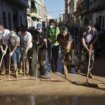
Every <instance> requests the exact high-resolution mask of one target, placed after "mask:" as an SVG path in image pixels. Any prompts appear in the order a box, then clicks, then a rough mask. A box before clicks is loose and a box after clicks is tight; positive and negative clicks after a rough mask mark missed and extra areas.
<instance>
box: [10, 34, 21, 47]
mask: <svg viewBox="0 0 105 105" xmlns="http://www.w3.org/2000/svg"><path fill="white" fill-rule="evenodd" d="M17 42H18V43H19V45H18V46H20V38H19V36H17V35H15V36H14V37H10V43H11V45H12V47H14V46H15V44H16V43H17Z"/></svg>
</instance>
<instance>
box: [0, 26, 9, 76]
mask: <svg viewBox="0 0 105 105" xmlns="http://www.w3.org/2000/svg"><path fill="white" fill-rule="evenodd" d="M9 38H10V31H9V30H8V29H5V28H4V26H3V25H0V41H1V46H0V49H1V56H4V58H3V69H2V71H1V74H2V75H4V74H6V68H7V65H8V61H7V59H8V44H9Z"/></svg>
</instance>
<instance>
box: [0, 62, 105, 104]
mask: <svg viewBox="0 0 105 105" xmlns="http://www.w3.org/2000/svg"><path fill="white" fill-rule="evenodd" d="M99 62H101V61H99ZM99 62H96V64H95V68H97V69H96V71H95V72H94V74H96V75H95V78H94V79H89V85H88V86H87V85H86V75H84V74H69V75H68V78H67V79H65V78H64V75H61V74H58V73H57V74H55V73H52V75H51V76H52V79H51V80H46V79H37V80H31V79H30V80H25V79H18V80H16V79H14V78H13V77H12V76H11V78H12V79H13V80H12V81H10V80H8V75H6V76H0V78H1V80H0V84H1V85H0V105H105V75H104V73H105V72H104V63H103V62H101V66H100V65H98V64H99ZM20 77H21V76H20ZM90 84H92V85H91V86H90ZM94 84H95V85H94ZM93 85H94V86H93ZM96 85H97V86H96Z"/></svg>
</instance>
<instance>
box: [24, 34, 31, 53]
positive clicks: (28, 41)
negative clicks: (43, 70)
mask: <svg viewBox="0 0 105 105" xmlns="http://www.w3.org/2000/svg"><path fill="white" fill-rule="evenodd" d="M28 34H29V35H28V38H27V40H26V42H25V54H27V52H28V50H29V49H30V44H32V35H31V33H28Z"/></svg>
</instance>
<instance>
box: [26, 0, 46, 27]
mask: <svg viewBox="0 0 105 105" xmlns="http://www.w3.org/2000/svg"><path fill="white" fill-rule="evenodd" d="M28 2H29V8H28V9H27V21H28V27H35V28H37V24H38V23H40V24H42V22H45V21H47V12H46V7H45V2H44V0H29V1H28Z"/></svg>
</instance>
